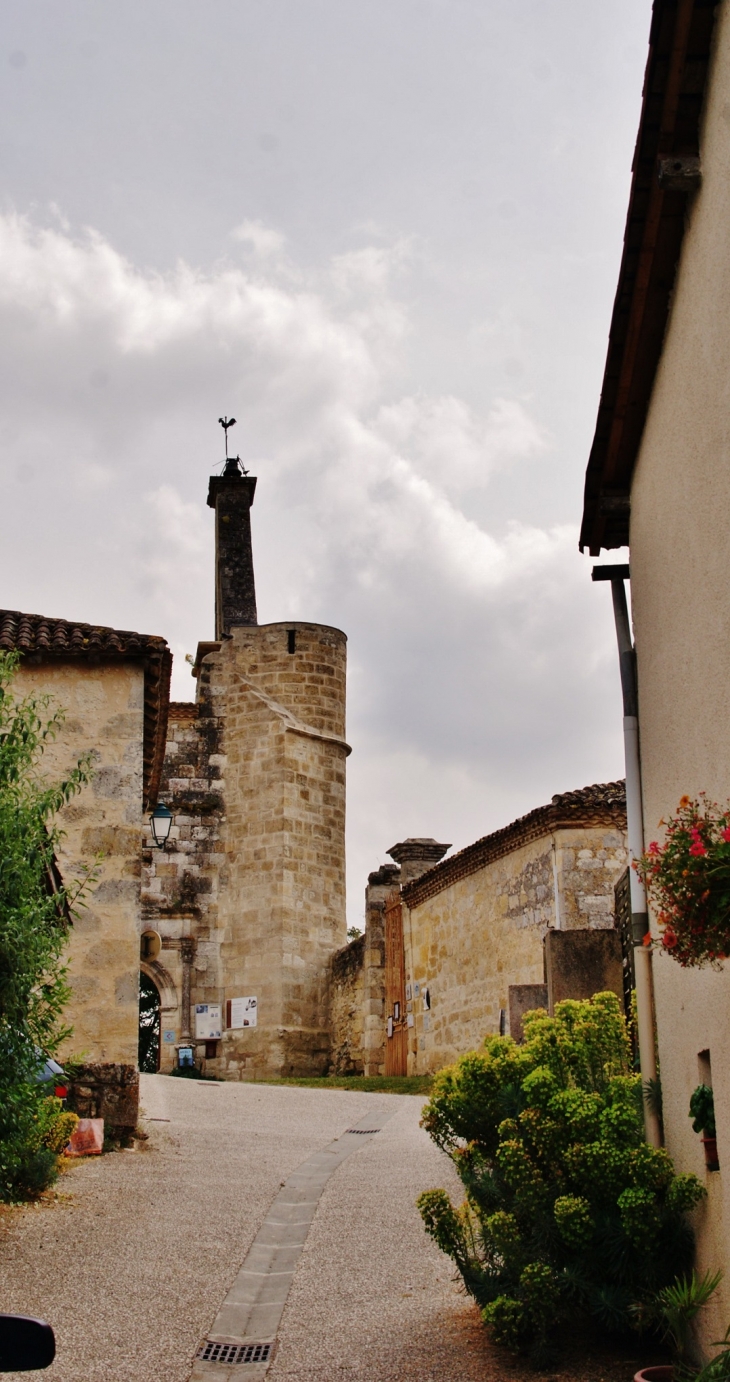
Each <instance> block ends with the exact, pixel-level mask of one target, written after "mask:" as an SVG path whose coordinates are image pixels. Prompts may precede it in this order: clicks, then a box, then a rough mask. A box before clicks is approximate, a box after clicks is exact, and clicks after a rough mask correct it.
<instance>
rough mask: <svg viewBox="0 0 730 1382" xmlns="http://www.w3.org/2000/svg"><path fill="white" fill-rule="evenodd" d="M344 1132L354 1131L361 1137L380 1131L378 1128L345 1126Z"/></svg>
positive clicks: (370, 1135)
mask: <svg viewBox="0 0 730 1382" xmlns="http://www.w3.org/2000/svg"><path fill="white" fill-rule="evenodd" d="M345 1132H356V1133H359V1134H360V1136H361V1137H372V1135H373V1133H375V1132H380V1128H345Z"/></svg>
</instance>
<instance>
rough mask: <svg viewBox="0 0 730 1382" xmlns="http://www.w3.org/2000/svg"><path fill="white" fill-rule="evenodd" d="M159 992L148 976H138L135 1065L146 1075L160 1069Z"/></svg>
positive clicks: (142, 974)
mask: <svg viewBox="0 0 730 1382" xmlns="http://www.w3.org/2000/svg"><path fill="white" fill-rule="evenodd" d="M160 1009H161V1003H160V991H159V989H158V987H157V985H156V983H155V982H154V980H153V979H150V977H149V975H148V974H145V973H143V972H140V976H139V1049H138V1053H137V1064H138V1065H139V1068H140V1071H143V1072H144V1073H145V1074H146V1075H154V1074H156V1072H157V1071H158V1070H159V1068H160Z"/></svg>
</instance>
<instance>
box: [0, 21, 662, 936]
mask: <svg viewBox="0 0 730 1382" xmlns="http://www.w3.org/2000/svg"><path fill="white" fill-rule="evenodd" d="M4 15H5V21H4V26H3V43H4V45H5V52H4V54H3V55H2V57H1V58H0V63H1V64H2V71H3V80H2V82H1V83H0V108H1V109H0V118H1V123H2V129H3V139H2V144H1V145H0V163H1V166H2V182H1V187H2V199H1V201H0V212H1V214H0V364H1V368H0V605H2V606H4V607H6V608H16V609H23V610H28V611H32V612H40V613H45V614H49V615H57V616H63V617H67V618H75V619H82V620H90V621H94V622H99V623H105V624H113V625H116V626H117V627H120V628H134V629H139V630H141V631H144V632H147V633H157V634H163V635H164V636H165V637H166V638H167V639H168V640H169V642H170V644H171V646H172V648H173V651H174V654H175V679H174V695H175V696H176V698H177V699H185V700H187V699H190V698H191V697H192V695H193V690H194V687H193V683H192V680H191V678H190V676H189V668H188V667H187V666H186V664H185V660H184V659H185V654H186V653H189V652H193V651H194V650H195V646H196V643H197V642H198V640H199V639H207V638H210V637H211V636H212V622H213V522H212V514H211V512H210V510H209V509H207V508H206V505H205V497H206V492H207V477H208V475H209V473H210V472H211V470H213V469H215V468H216V467H217V466H218V465H219V463H220V461H221V459H222V456H223V445H222V435H221V432H220V429H219V428H218V426H217V418H218V416H219V415H220V414H221V413H227V414H229V415H231V414H233V415H235V416H236V417H237V419H238V425H237V427H236V429H235V432H234V433H232V434H231V435H232V440H235V443H236V449H237V450H239V451H240V454H241V457H242V459H243V460H244V462H245V464H246V465H247V466H248V467H249V468H250V469H252V471H253V472H254V473H255V474H257V475H258V477H259V483H258V489H257V495H256V504H255V507H254V511H253V521H254V545H255V560H256V572H257V588H258V602H259V618H260V620H261V622H266V621H270V620H280V619H289V618H291V619H297V618H299V619H310V620H315V621H319V622H322V623H328V624H334V625H336V626H338V627H340V628H342V629H344V630H345V631H346V633H347V634H348V637H349V659H350V683H349V704H348V732H349V738H350V742H351V743H352V745H353V750H354V751H353V755H352V757H351V759H350V760H349V765H350V766H349V773H350V776H349V892H350V909H351V916H352V919H353V920H357V918H358V916H359V913H360V910H361V895H362V888H363V886H364V882H365V875H366V873H367V871H368V870H369V869H371V868H373V867H375V866H377V864H378V863H379V862H380V861H382V860H383V858H384V851H385V849H386V848H387V847H388V846H390V845H391V844H393V843H395V841H396V840H399V839H402V838H403V837H404V836H406V835H435V836H436V837H437V838H438V839H441V840H444V841H451V842H453V844H454V846H455V847H461V846H463V845H465V844H468V843H469V842H470V841H471V840H473V839H475V838H477V837H478V836H479V835H482V834H485V833H487V832H488V831H490V830H492V829H496V828H497V827H499V826H501V825H504V824H506V823H507V822H508V821H509V820H510V819H512V818H513V817H514V816H516V815H518V814H520V813H522V812H523V811H526V810H529V809H530V808H531V807H533V806H536V805H539V804H541V803H543V802H544V801H547V800H549V798H550V797H551V795H552V794H553V793H554V792H558V791H564V790H566V789H569V788H572V787H578V786H582V785H584V784H585V783H588V782H593V781H599V780H606V779H609V778H613V777H617V776H620V775H621V774H622V752H621V738H620V713H621V712H620V697H619V689H618V675H617V669H616V658H615V649H614V644H613V631H612V626H611V617H610V597H609V595H608V591H607V588H606V587H605V586H599V587H595V586H592V585H591V581H590V566H591V563H590V559H589V558H587V557H581V556H580V555H579V554H578V550H577V536H578V525H579V520H580V513H581V498H582V479H583V471H584V468H585V463H586V459H587V455H588V450H589V447H590V442H591V438H592V432H593V424H594V421H595V414H596V407H597V402H598V394H599V388H600V381H601V376H602V371H603V364H604V359H605V351H606V342H607V333H608V326H609V321H610V314H611V307H612V301H613V294H614V291H615V286H616V278H617V272H618V265H619V259H620V254H621V240H622V234H623V224H624V219H625V214H626V204H627V198H628V191H629V180H630V168H631V157H632V152H633V143H634V138H635V133H636V128H637V124H638V118H639V110H640V100H641V84H642V75H643V68H644V62H645V57H646V43H647V36H648V28H649V18H650V0H612V3H611V4H610V5H606V4H603V3H600V0H550V2H549V3H545V0H518V2H517V3H515V0H359V3H356V2H355V0H214V3H210V4H203V3H201V0H126V3H125V4H124V5H110V4H108V3H107V0H63V4H59V3H58V0H33V3H32V4H28V3H27V0H6V3H5V6H4Z"/></svg>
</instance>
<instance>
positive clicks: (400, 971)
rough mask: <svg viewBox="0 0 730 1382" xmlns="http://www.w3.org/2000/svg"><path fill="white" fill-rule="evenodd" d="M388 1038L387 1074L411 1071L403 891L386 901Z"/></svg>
mask: <svg viewBox="0 0 730 1382" xmlns="http://www.w3.org/2000/svg"><path fill="white" fill-rule="evenodd" d="M385 1019H386V1023H387V1033H388V1034H387V1035H386V1038H385V1073H386V1075H407V1074H408V1028H407V1026H406V960H405V951H404V948H403V908H402V906H401V901H400V893H398V892H393V893H391V894H390V897H389V898H388V900H387V902H386V904H385Z"/></svg>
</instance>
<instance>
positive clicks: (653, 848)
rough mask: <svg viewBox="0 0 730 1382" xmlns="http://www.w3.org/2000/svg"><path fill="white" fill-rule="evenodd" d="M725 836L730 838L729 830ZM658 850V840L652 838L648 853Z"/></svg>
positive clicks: (657, 851) (658, 851)
mask: <svg viewBox="0 0 730 1382" xmlns="http://www.w3.org/2000/svg"><path fill="white" fill-rule="evenodd" d="M727 838H728V840H730V830H728V832H727ZM660 852H661V851H660V849H659V845H658V842H657V841H656V840H652V842H651V844H650V845H649V853H650V854H659V853H660Z"/></svg>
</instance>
